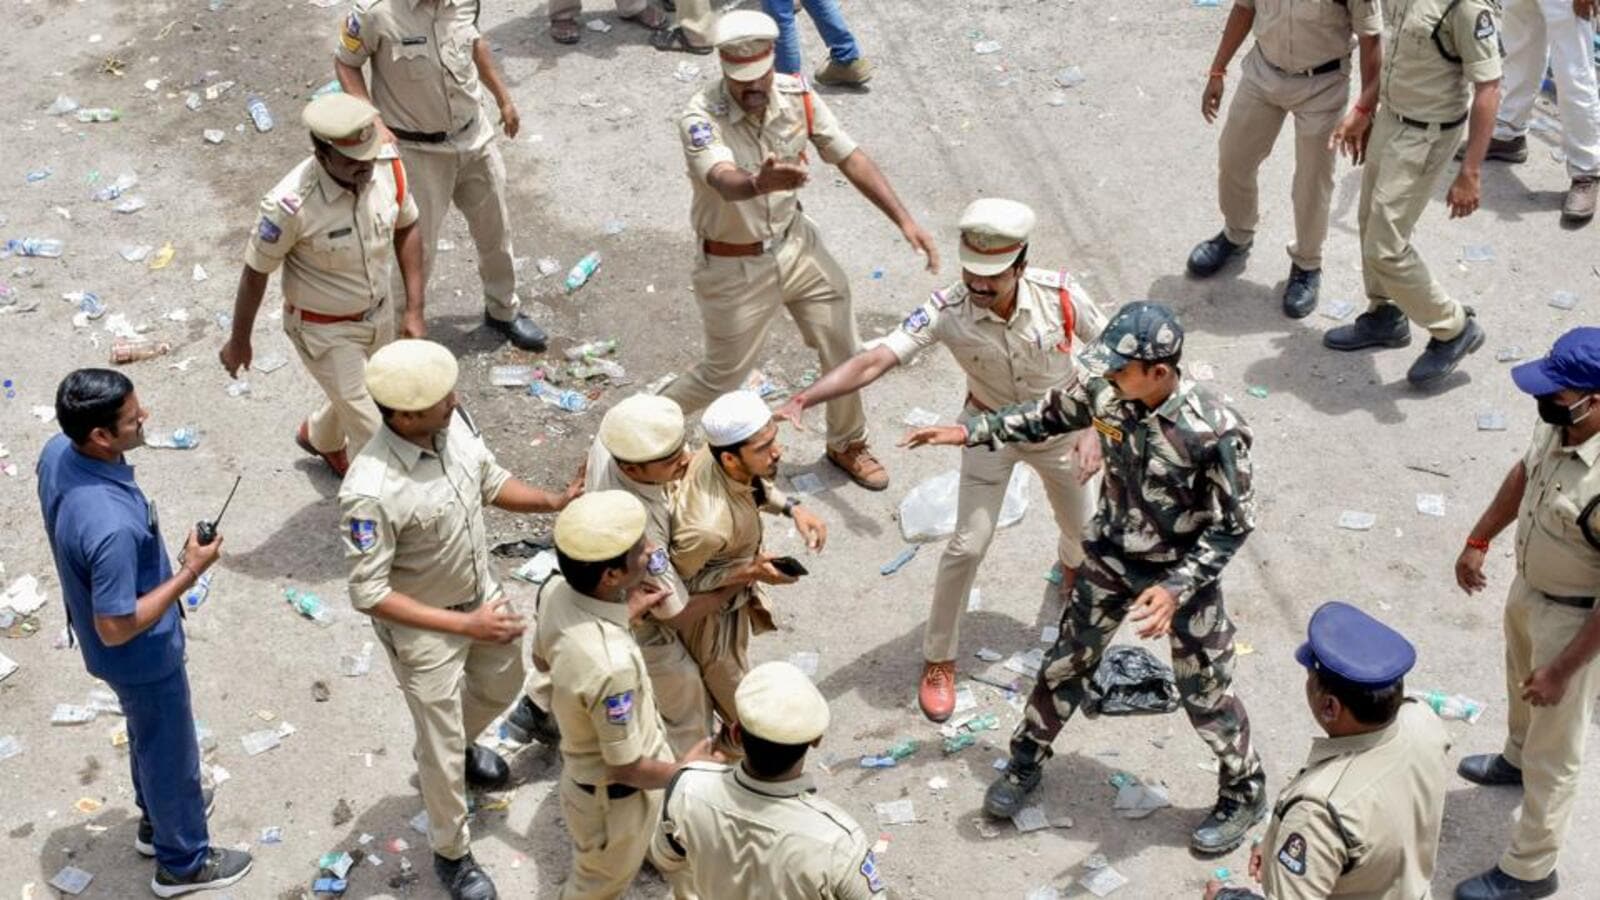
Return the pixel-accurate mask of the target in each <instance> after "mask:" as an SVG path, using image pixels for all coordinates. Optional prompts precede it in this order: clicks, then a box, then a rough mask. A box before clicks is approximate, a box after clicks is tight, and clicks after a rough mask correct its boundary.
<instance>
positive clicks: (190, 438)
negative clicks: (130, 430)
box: [144, 425, 200, 450]
mask: <svg viewBox="0 0 1600 900" xmlns="http://www.w3.org/2000/svg"><path fill="white" fill-rule="evenodd" d="M144 445H145V446H146V447H165V448H168V449H171V450H193V449H194V448H196V447H198V446H200V429H198V428H195V427H194V426H193V425H185V426H183V427H182V428H174V429H172V430H171V431H146V432H145V433H144Z"/></svg>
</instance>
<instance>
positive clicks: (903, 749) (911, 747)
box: [883, 738, 922, 762]
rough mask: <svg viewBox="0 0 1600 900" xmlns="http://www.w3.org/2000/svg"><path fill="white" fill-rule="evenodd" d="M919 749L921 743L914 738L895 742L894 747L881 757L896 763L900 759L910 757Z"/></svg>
mask: <svg viewBox="0 0 1600 900" xmlns="http://www.w3.org/2000/svg"><path fill="white" fill-rule="evenodd" d="M921 748H922V743H921V742H920V741H918V740H915V739H914V738H906V739H904V740H901V741H896V742H895V744H894V746H892V747H890V748H889V749H888V750H885V751H884V752H883V755H884V756H887V757H889V758H890V759H893V760H895V761H896V762H898V761H900V760H902V759H906V758H908V757H910V756H911V755H912V754H914V753H916V752H917V751H918V750H920V749H921Z"/></svg>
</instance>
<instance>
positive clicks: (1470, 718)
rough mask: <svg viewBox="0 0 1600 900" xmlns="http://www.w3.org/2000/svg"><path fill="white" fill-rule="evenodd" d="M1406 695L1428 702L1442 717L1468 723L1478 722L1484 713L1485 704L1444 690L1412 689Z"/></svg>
mask: <svg viewBox="0 0 1600 900" xmlns="http://www.w3.org/2000/svg"><path fill="white" fill-rule="evenodd" d="M1406 696H1408V697H1413V698H1415V699H1417V700H1421V701H1422V702H1423V703H1426V704H1428V706H1429V708H1431V709H1432V710H1433V711H1434V712H1436V713H1438V714H1439V718H1441V719H1454V720H1458V721H1463V722H1466V723H1467V724H1468V725H1475V724H1477V721H1478V717H1479V716H1482V715H1483V704H1481V703H1479V702H1478V701H1476V700H1473V699H1471V698H1469V697H1465V696H1463V695H1461V694H1446V693H1445V692H1444V691H1428V692H1427V693H1421V692H1418V691H1412V692H1410V693H1408V694H1407V695H1406Z"/></svg>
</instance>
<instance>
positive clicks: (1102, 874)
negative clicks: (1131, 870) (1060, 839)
mask: <svg viewBox="0 0 1600 900" xmlns="http://www.w3.org/2000/svg"><path fill="white" fill-rule="evenodd" d="M1102 859H1103V857H1102ZM1084 865H1085V866H1086V867H1089V871H1088V872H1087V873H1085V874H1084V876H1083V877H1082V878H1080V879H1078V884H1081V885H1083V887H1084V888H1086V889H1087V890H1088V891H1089V893H1091V894H1093V895H1095V896H1096V897H1104V896H1106V895H1107V894H1110V893H1111V892H1112V891H1114V890H1116V889H1117V888H1119V887H1122V886H1123V885H1125V884H1127V883H1128V878H1127V876H1126V875H1123V874H1122V873H1121V872H1118V871H1117V870H1116V869H1114V868H1112V867H1111V864H1110V863H1104V864H1102V865H1099V866H1089V863H1088V862H1085V863H1084Z"/></svg>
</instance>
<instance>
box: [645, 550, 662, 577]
mask: <svg viewBox="0 0 1600 900" xmlns="http://www.w3.org/2000/svg"><path fill="white" fill-rule="evenodd" d="M644 570H645V571H646V572H649V573H650V574H651V575H663V574H666V571H667V551H666V550H665V549H663V548H661V547H657V548H655V549H654V550H651V551H650V559H649V560H648V561H647V562H646V563H645V564H644Z"/></svg>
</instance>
